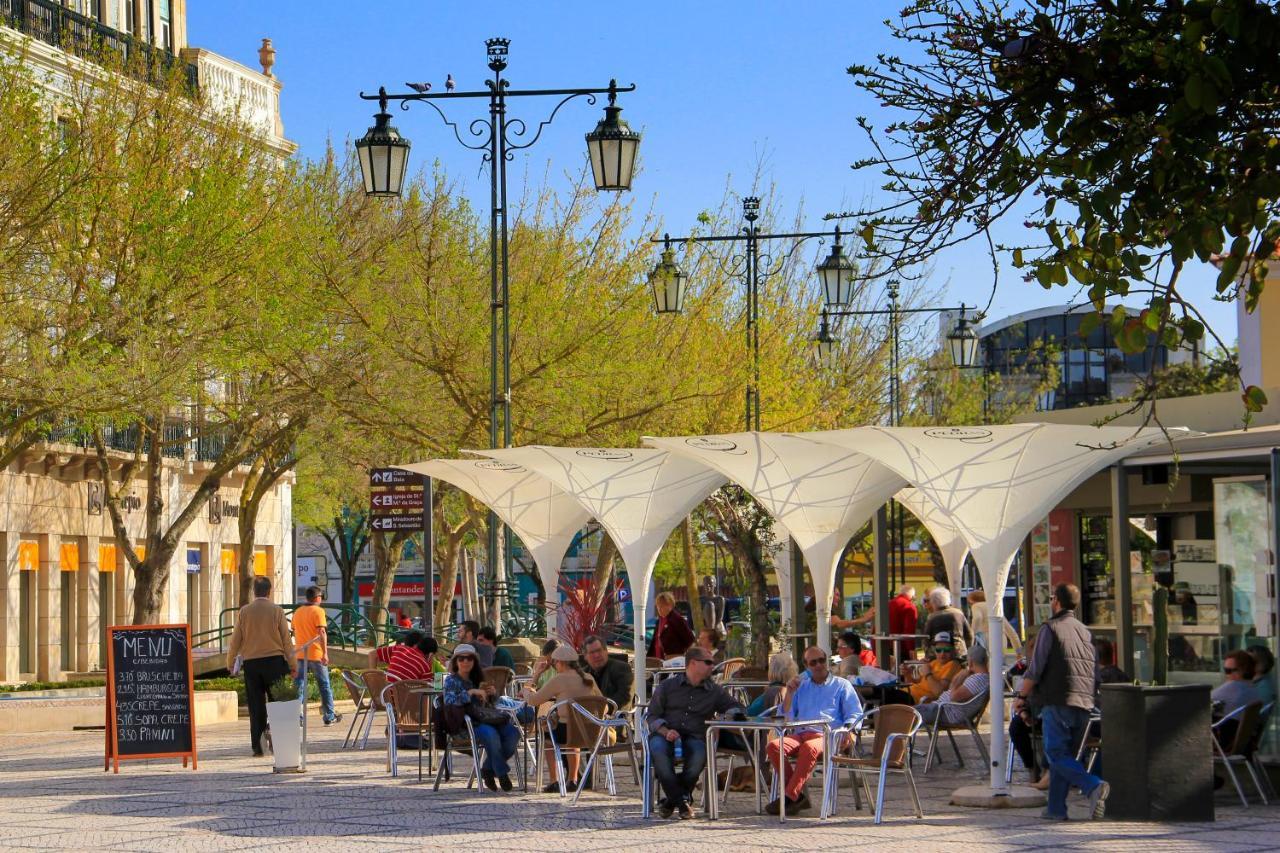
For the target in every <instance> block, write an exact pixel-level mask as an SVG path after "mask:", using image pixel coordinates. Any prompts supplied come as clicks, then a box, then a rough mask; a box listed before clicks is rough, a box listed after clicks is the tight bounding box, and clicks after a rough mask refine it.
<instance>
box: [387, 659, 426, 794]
mask: <svg viewBox="0 0 1280 853" xmlns="http://www.w3.org/2000/svg"><path fill="white" fill-rule="evenodd" d="M430 686H431V682H430V681H425V680H417V679H412V678H406V679H403V680H401V681H393V682H391V683H389V684H388V685H387V686H386V687H384V688H382V705H383V707H384V708H385V709H386V713H387V770H389V771H390V772H391V776H392V778H395V777H398V776H399V775H400V762H399V756H400V736H401V735H413V734H416V735H417V736H418V740H419V747H418V776H419V778H421V776H422V747H421V740H422V738H425V737H427V736H428V735H429V734H430V733H431V703H430V702H427V701H425V700H424V699H423V698H422V697H421V696H419V695H418V694H416V693H413V692H412V691H413V690H415V689H420V688H424V687H430ZM432 756H434V750H430V751H429V752H428V759H427V765H428V767H429V766H430V764H431V760H432Z"/></svg>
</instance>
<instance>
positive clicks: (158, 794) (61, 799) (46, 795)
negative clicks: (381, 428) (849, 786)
mask: <svg viewBox="0 0 1280 853" xmlns="http://www.w3.org/2000/svg"><path fill="white" fill-rule="evenodd" d="M247 725H248V723H247V721H241V722H240V723H238V724H222V725H217V726H210V727H206V728H202V729H201V730H200V732H199V747H200V769H199V770H198V771H196V772H192V771H190V770H183V769H182V767H181V762H180V761H176V760H171V761H154V762H128V763H126V764H123V765H122V766H121V770H120V775H119V776H115V775H112V774H106V773H103V772H102V737H103V736H102V733H101V732H100V731H95V732H73V733H66V734H57V735H48V736H37V735H26V736H2V737H0V750H2V753H0V754H2V756H3V757H2V758H0V795H2V796H0V846H2V847H3V848H4V849H33V848H35V849H57V848H79V849H91V850H104V849H112V850H163V851H177V850H214V849H228V850H248V849H263V848H273V847H283V846H286V845H298V844H302V845H304V847H303V848H302V849H326V850H328V849H333V850H390V849H406V850H409V849H422V848H423V847H429V848H445V847H453V848H458V849H469V850H475V849H488V850H574V851H579V853H586V851H591V850H618V849H640V848H655V847H659V846H660V847H661V848H663V849H667V850H686V849H687V850H695V849H702V850H705V849H710V848H711V847H712V846H713V845H714V846H719V847H722V848H725V849H728V848H730V847H732V848H734V849H737V850H747V849H759V850H836V849H854V848H871V847H875V846H877V845H888V844H893V845H895V846H898V847H900V848H902V849H910V850H933V849H944V848H950V849H958V848H959V846H960V845H965V844H972V845H982V849H983V850H1041V849H1075V850H1215V851H1227V850H1268V849H1272V850H1273V849H1280V808H1278V807H1275V806H1272V807H1263V806H1257V805H1255V806H1253V807H1251V808H1249V809H1243V808H1241V807H1240V806H1239V804H1238V803H1237V804H1236V805H1234V806H1232V805H1231V804H1230V803H1231V801H1230V799H1229V798H1227V797H1226V796H1225V795H1220V796H1219V798H1218V821H1217V823H1214V824H1181V825H1178V824H1172V825H1171V824H1141V823H1119V822H1113V821H1101V822H1089V821H1084V820H1081V821H1078V822H1077V821H1072V822H1069V823H1066V824H1046V823H1044V822H1042V821H1040V820H1039V819H1038V818H1037V814H1038V810H1034V809H1033V810H1009V811H973V810H968V809H962V808H958V807H954V806H950V805H948V803H947V800H948V796H949V795H950V793H951V791H953V790H954V789H955V788H957V787H959V786H960V785H962V784H971V783H974V782H977V781H978V779H979V772H980V771H979V769H978V768H979V767H980V764H979V763H978V761H977V758H978V756H977V754H976V752H975V751H973V749H972V747H971V746H970V745H969V744H965V746H966V747H967V749H966V754H967V759H966V760H968V761H969V764H968V767H967V768H966V769H965V770H957V769H956V768H955V766H954V764H947V765H944V766H942V767H941V768H935V769H934V770H933V771H932V772H930V773H929V774H928V775H927V776H921V777H920V788H921V795H922V797H923V799H924V808H925V819H924V820H923V821H916V820H915V819H913V818H912V817H910V811H909V805H908V801H907V799H906V796H905V792H904V791H902V790H901V789H900V788H899V787H896V786H895V787H894V788H892V789H891V790H892V791H893V795H892V799H891V801H890V805H889V807H888V816H887V819H886V822H885V823H884V824H883V825H882V826H880V827H876V826H875V825H874V824H873V823H872V821H871V818H870V817H869V816H868V814H867V813H866V812H865V811H864V812H862V813H861V814H855V813H854V811H853V801H852V797H851V796H849V795H848V794H847V792H842V794H841V808H842V813H841V814H840V815H839V816H838V817H835V818H832V819H829V820H827V821H820V820H818V819H817V818H816V817H801V818H797V819H795V820H790V821H788V822H787V824H786V825H784V826H779V825H778V823H777V819H776V818H768V817H764V816H757V815H756V814H754V799H753V797H752V795H750V794H731V795H730V798H729V803H728V806H727V807H726V809H725V812H724V817H723V818H722V819H721V820H720V821H718V822H715V823H711V822H708V821H706V820H704V819H702V818H696V819H694V820H691V821H675V820H673V821H661V820H659V819H657V818H655V819H653V820H649V821H645V820H642V819H641V818H640V804H639V798H638V795H637V792H636V789H635V787H634V785H632V784H631V777H630V773H629V771H628V770H627V769H626V768H619V770H620V772H619V780H620V782H621V783H622V788H621V795H620V796H618V797H616V798H613V797H609V796H608V795H607V794H605V793H600V794H584V795H583V800H582V801H581V802H580V803H579V804H578V805H577V806H576V807H575V806H571V805H569V804H568V802H567V801H562V800H561V799H560V798H559V797H554V796H547V795H541V794H532V793H531V794H527V795H521V794H519V793H518V792H517V793H514V794H508V795H502V794H488V793H485V794H480V793H477V792H476V791H474V790H472V791H466V790H464V789H463V786H462V783H461V782H458V781H454V782H452V783H446V784H445V785H444V786H442V788H441V790H440V791H439V792H438V793H432V792H431V788H430V785H429V784H423V785H419V784H418V783H417V781H416V772H415V771H416V765H415V763H414V756H415V755H416V753H409V754H407V755H406V756H405V765H403V766H402V776H401V778H399V779H392V778H391V777H390V776H389V775H388V774H387V773H386V772H385V770H384V760H385V752H384V751H383V750H382V748H381V747H382V744H383V741H382V740H381V739H380V738H378V739H377V740H376V744H375V739H374V738H371V739H370V743H369V749H368V750H367V751H365V752H359V751H351V750H342V749H341V748H340V747H341V744H342V737H343V734H344V733H345V726H340V727H333V728H327V729H326V728H322V727H320V726H319V725H318V721H317V724H316V725H314V726H313V727H312V728H311V753H310V764H309V772H308V773H306V774H305V775H292V776H289V775H274V774H272V773H271V770H270V765H269V764H268V763H267V762H266V761H265V760H263V759H254V758H251V757H250V756H249V755H248V752H249V750H248V743H247V741H248V736H247V733H246V732H247ZM969 759H972V760H969ZM1081 803H1082V801H1077V802H1075V803H1073V808H1072V814H1073V815H1075V814H1077V813H1078V812H1079V811H1080V810H1081V809H1082V805H1081ZM904 844H905V845H908V846H906V847H902V845H904Z"/></svg>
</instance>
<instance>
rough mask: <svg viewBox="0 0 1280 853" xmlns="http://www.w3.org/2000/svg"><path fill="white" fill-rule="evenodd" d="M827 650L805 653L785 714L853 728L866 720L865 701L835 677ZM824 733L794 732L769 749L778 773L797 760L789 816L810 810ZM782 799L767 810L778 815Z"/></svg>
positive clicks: (790, 686) (789, 777)
mask: <svg viewBox="0 0 1280 853" xmlns="http://www.w3.org/2000/svg"><path fill="white" fill-rule="evenodd" d="M827 661H828V655H827V652H826V650H825V649H821V648H819V647H818V646H810V647H809V648H807V649H805V652H804V666H805V671H804V673H803V674H801V675H797V676H796V677H794V678H792V679H791V681H790V682H789V683H788V684H787V695H786V698H785V699H783V700H782V706H783V714H784V715H785V716H786V717H787V719H790V720H827V721H828V722H830V723H831V725H832V726H849V727H853V726H855V725H857V724H858V722H859V721H860V720H861V719H862V700H860V699H859V698H858V691H856V690H854V689H853V685H852V684H850V683H849V681H848V680H846V679H844V678H841V677H840V676H838V675H832V674H831V671H830V669H829V666H828V662H827ZM823 740H824V736H823V732H822V730H821V729H794V730H792V732H791V734H789V735H787V736H786V737H785V738H784V739H783V740H782V743H781V746H779V743H778V741H776V740H774V741H771V742H770V743H769V745H768V747H767V748H766V749H765V754H766V755H767V756H768V758H769V763H770V764H772V765H773V767H774V769H775V770H777V768H778V765H779V763H780V762H781V761H783V760H784V759H783V757H782V756H781V755H780V754H779V753H784V754H785V756H786V759H790V758H792V757H794V758H795V767H794V768H793V769H791V770H789V771H788V772H787V778H786V783H787V788H786V790H785V791H784V792H783V793H784V794H785V796H786V798H787V812H788V813H794V812H798V811H802V810H804V809H807V808H809V807H810V803H809V796H808V794H806V793H805V790H804V789H805V785H806V784H808V782H809V777H810V776H811V775H813V768H814V767H816V766H817V764H818V759H819V758H821V757H822V753H823V747H824V744H823ZM780 808H781V798H779V799H776V800H774V801H773V802H771V803H769V805H768V807H767V808H766V809H765V810H766V811H767V812H769V814H777V813H778V810H779V809H780Z"/></svg>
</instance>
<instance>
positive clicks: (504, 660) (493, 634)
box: [476, 625, 516, 671]
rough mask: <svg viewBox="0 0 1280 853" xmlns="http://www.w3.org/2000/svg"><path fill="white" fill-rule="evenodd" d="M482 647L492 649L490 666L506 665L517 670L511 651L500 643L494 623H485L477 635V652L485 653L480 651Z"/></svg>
mask: <svg viewBox="0 0 1280 853" xmlns="http://www.w3.org/2000/svg"><path fill="white" fill-rule="evenodd" d="M481 647H484V648H487V649H492V652H491V653H490V654H489V659H490V660H491V661H493V662H492V663H490V664H488V666H505V667H506V668H507V669H510V670H512V671H514V670H515V668H516V662H515V661H514V660H513V659H512V658H511V652H509V651H507V650H506V649H504V648H501V647H500V646H499V645H498V632H497V631H495V630H493V626H492V625H485V626H484V627H483V628H481V629H480V633H479V634H477V635H476V653H477V654H484V652H481V651H480V648H481Z"/></svg>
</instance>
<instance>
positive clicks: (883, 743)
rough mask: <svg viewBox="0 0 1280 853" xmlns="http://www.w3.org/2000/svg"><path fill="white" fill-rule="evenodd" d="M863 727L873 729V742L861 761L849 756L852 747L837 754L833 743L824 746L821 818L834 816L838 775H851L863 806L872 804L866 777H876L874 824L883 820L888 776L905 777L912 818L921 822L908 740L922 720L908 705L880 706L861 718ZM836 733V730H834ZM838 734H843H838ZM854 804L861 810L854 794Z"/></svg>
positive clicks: (922, 814)
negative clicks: (863, 798)
mask: <svg viewBox="0 0 1280 853" xmlns="http://www.w3.org/2000/svg"><path fill="white" fill-rule="evenodd" d="M863 722H864V723H871V724H874V726H875V733H876V736H875V742H874V745H873V747H872V750H871V755H870V756H869V757H867V758H861V757H858V756H857V755H855V754H853V747H852V746H851V747H850V749H849V750H848V751H847V752H845V751H837V749H836V744H837V743H838V742H837V741H835V740H833V741H832V742H831V743H830V744H828V748H827V750H826V761H825V765H826V766H825V767H824V768H823V769H824V771H825V777H826V778H825V779H824V780H823V782H824V787H825V790H824V792H823V797H822V816H823V817H828V816H829V815H834V814H835V813H836V807H837V800H838V798H839V793H840V785H839V777H838V774H839V773H841V772H850V773H853V774H854V776H855V777H856V779H857V781H858V783H859V784H860V785H861V786H862V791H863V793H864V794H865V795H866V797H867V802H872V797H871V789H870V788H869V787H868V786H867V778H866V777H867V776H876V777H877V787H876V796H875V799H874V802H875V817H876V821H875V822H876V824H879V823H880V822H881V821H882V819H883V818H884V789H885V783H886V782H887V781H888V776H889V774H890V773H897V774H900V775H902V776H905V777H906V780H907V786H908V787H909V788H910V790H911V799H912V801H913V802H914V803H915V807H916V817H917V818H923V817H924V810H923V809H922V808H921V807H920V794H919V792H918V791H917V790H916V780H915V777H914V776H913V775H912V774H911V740H912V738H914V737H915V735H916V732H917V731H919V730H920V726H921V725H922V724H923V722H924V721H923V720H922V719H921V718H920V712H919V711H917V710H916V709H915V708H913V707H911V706H910V705H881V706H880V707H879V708H876V709H874V710H871V711H868V712H867V714H866V715H865V716H864V717H863ZM836 731H837V732H840V730H836ZM841 733H842V734H843V733H844V732H841ZM854 801H855V805H856V807H858V808H861V799H860V798H859V797H858V792H857V790H856V789H855V790H854Z"/></svg>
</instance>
